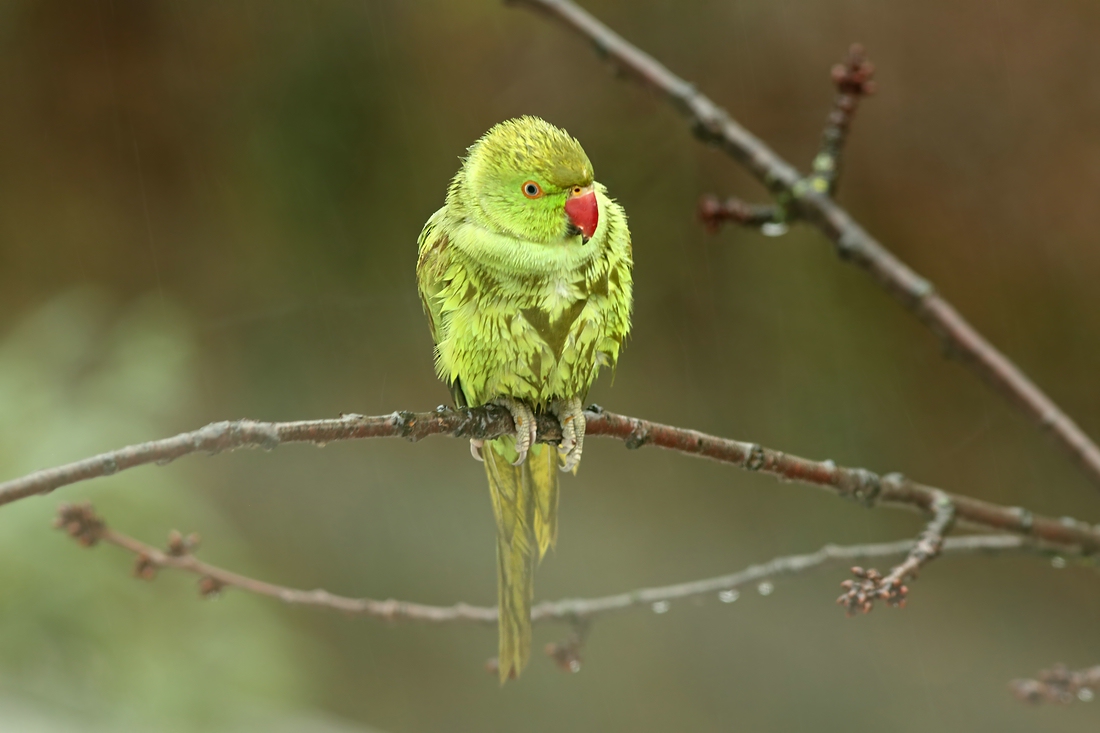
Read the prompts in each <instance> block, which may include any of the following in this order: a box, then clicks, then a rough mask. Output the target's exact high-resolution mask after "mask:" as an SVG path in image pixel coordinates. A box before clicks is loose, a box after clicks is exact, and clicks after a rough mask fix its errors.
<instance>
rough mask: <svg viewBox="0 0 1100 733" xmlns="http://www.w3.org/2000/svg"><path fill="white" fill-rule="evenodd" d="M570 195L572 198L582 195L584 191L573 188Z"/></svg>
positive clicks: (579, 188) (576, 187)
mask: <svg viewBox="0 0 1100 733" xmlns="http://www.w3.org/2000/svg"><path fill="white" fill-rule="evenodd" d="M572 193H573V195H574V196H580V195H581V194H582V193H584V189H583V188H581V187H580V186H573V191H572Z"/></svg>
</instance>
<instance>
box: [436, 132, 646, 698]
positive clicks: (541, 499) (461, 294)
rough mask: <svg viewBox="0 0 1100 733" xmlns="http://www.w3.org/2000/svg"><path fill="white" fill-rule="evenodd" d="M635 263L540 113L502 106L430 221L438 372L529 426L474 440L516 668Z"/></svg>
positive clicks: (508, 671)
mask: <svg viewBox="0 0 1100 733" xmlns="http://www.w3.org/2000/svg"><path fill="white" fill-rule="evenodd" d="M632 265H633V261H632V254H631V246H630V232H629V230H628V229H627V225H626V214H625V212H624V211H623V209H622V207H621V206H619V204H617V203H616V202H615V201H613V200H612V199H611V198H609V197H608V195H607V189H605V188H604V187H603V186H602V185H600V184H599V183H597V182H596V181H595V179H594V178H593V174H592V163H591V162H589V160H588V156H587V155H585V152H584V149H583V148H582V147H581V145H580V143H578V142H577V141H576V140H575V139H574V138H573V137H571V136H570V135H569V133H567V132H565V131H564V130H562V129H560V128H557V127H555V126H553V125H551V124H550V123H548V122H545V121H544V120H541V119H539V118H537V117H520V118H518V119H514V120H507V121H505V122H501V123H500V124H498V125H496V126H495V127H493V128H492V129H491V130H489V132H487V133H485V135H484V136H483V137H482V138H481V139H480V140H478V141H477V142H476V143H474V144H473V145H472V146H470V148H469V150H468V151H467V156H466V158H465V159H464V161H463V164H462V168H461V169H460V170H459V171H458V173H457V174H456V175H455V177H454V179H453V180H452V181H451V184H450V187H449V188H448V190H447V198H446V203H445V204H444V206H443V208H441V209H440V210H439V211H437V212H435V214H433V215H432V217H431V218H430V219H428V223H427V224H425V225H424V230H423V231H422V232H421V234H420V240H419V257H418V259H417V263H416V279H417V286H418V289H419V291H420V298H421V300H422V302H423V305H424V312H425V313H426V314H427V316H428V324H429V326H430V328H431V332H432V338H433V339H434V341H435V365H436V372H437V374H438V375H439V377H440V379H442V380H443V381H444V382H445V383H447V384H448V385H449V386H450V388H451V395H452V397H453V398H454V401H455V404H456V405H458V406H460V407H465V406H471V407H472V406H476V405H485V404H489V403H493V404H497V405H501V406H503V407H505V408H507V409H508V411H509V412H510V413H511V414H512V418H513V421H514V422H515V427H516V435H515V436H514V437H513V436H510V435H509V436H505V437H501V438H497V439H496V440H493V441H490V442H488V443H487V444H483V443H482V442H481V441H477V440H471V441H470V451H471V452H472V453H473V455H474V458H476V459H477V460H479V461H483V462H484V464H485V473H486V474H487V475H488V477H489V490H490V494H491V496H492V500H493V513H494V515H495V517H496V524H497V576H498V608H499V611H500V619H499V622H498V627H499V634H500V651H499V657H498V659H499V670H500V680H501V682H502V683H503V682H504V681H505V680H507V679H508V678H510V677H516V676H518V675H519V673H520V671H521V670H522V669H523V666H524V665H525V664H526V663H527V659H528V657H529V656H530V653H531V602H532V599H533V597H534V572H535V565H536V564H537V562H538V561H539V560H540V559H541V558H542V556H543V555H544V554H545V552H546V550H547V548H548V547H551V546H552V545H553V544H554V541H555V539H556V538H557V531H558V476H557V469H558V468H560V469H561V470H562V471H573V472H575V471H576V468H577V464H578V463H579V461H580V459H581V452H582V450H583V447H584V431H585V420H584V412H583V409H582V407H581V405H582V401H583V400H584V398H585V397H586V395H587V394H588V389H589V387H591V386H592V382H593V381H594V380H595V379H596V374H597V373H598V372H599V370H600V367H601V366H606V367H614V366H615V363H616V361H617V360H618V358H619V349H620V348H622V345H623V339H625V338H626V335H627V333H628V332H629V331H630V310H631V297H632V296H631V291H632V287H633V281H632V278H631V267H632ZM536 411H540V412H541V411H545V412H548V413H550V414H552V415H554V416H556V418H557V419H558V421H559V422H560V423H561V428H562V440H561V443H560V445H558V446H557V449H556V450H555V447H554V446H552V445H548V444H536V443H535V429H536V423H535V412H536Z"/></svg>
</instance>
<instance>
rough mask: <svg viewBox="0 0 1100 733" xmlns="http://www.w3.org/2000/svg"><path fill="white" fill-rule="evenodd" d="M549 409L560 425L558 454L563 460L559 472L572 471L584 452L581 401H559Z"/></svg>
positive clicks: (583, 424)
mask: <svg viewBox="0 0 1100 733" xmlns="http://www.w3.org/2000/svg"><path fill="white" fill-rule="evenodd" d="M551 409H552V411H553V412H554V414H555V415H557V417H558V422H559V423H561V443H560V444H558V454H559V455H560V456H561V457H562V458H563V459H564V460H563V462H562V465H561V470H562V471H566V472H568V471H572V470H573V469H575V468H576V467H577V464H578V463H580V462H581V453H582V452H583V450H584V431H585V418H584V411H583V410H582V409H581V401H580V400H578V399H572V400H561V401H559V402H557V403H555V404H554V405H553V406H552V408H551Z"/></svg>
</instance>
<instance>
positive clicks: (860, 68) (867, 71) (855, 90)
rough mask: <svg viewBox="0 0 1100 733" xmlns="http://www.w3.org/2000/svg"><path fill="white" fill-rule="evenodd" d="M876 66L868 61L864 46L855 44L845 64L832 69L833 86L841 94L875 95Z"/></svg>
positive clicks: (850, 49) (856, 95)
mask: <svg viewBox="0 0 1100 733" xmlns="http://www.w3.org/2000/svg"><path fill="white" fill-rule="evenodd" d="M874 75H875V65H874V64H872V63H871V62H870V61H868V60H867V54H866V53H865V52H864V50H863V46H861V45H860V44H858V43H853V44H852V46H851V48H849V49H848V58H847V59H846V60H845V61H844V63H841V64H837V65H836V66H834V67H833V68H832V77H833V84H835V85H836V90H837V91H838V92H840V93H841V94H845V95H851V96H854V97H866V96H868V95H870V94H874V93H875V82H874V81H873V80H872V77H873V76H874Z"/></svg>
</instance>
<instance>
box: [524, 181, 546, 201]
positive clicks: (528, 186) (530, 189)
mask: <svg viewBox="0 0 1100 733" xmlns="http://www.w3.org/2000/svg"><path fill="white" fill-rule="evenodd" d="M523 195H524V196H526V197H527V198H529V199H537V198H538V197H539V196H542V186H540V185H539V184H537V183H535V182H534V181H528V182H527V183H525V184H523Z"/></svg>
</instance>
